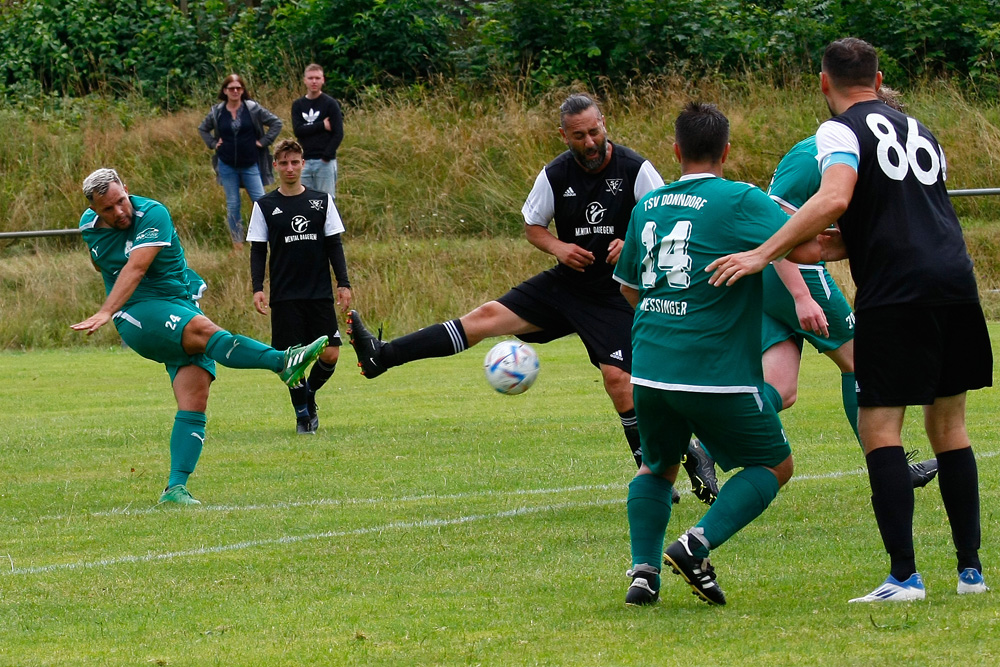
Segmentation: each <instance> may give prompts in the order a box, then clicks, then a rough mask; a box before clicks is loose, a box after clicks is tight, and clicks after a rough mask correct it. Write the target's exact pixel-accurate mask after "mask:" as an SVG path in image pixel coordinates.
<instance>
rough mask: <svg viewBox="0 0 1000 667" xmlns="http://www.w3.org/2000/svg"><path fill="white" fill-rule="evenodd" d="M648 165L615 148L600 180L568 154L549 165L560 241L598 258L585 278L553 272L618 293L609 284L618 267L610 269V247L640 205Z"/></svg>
mask: <svg viewBox="0 0 1000 667" xmlns="http://www.w3.org/2000/svg"><path fill="white" fill-rule="evenodd" d="M645 161H646V160H645V158H643V157H641V156H640V155H639V154H638V153H636V152H635V151H633V150H631V149H629V148H625V147H624V146H619V145H618V144H615V145H614V149H613V150H612V152H611V161H610V162H609V163H608V166H606V167H605V168H604V169H602V170H601V171H600V173H597V174H591V173H588V172H586V171H584V170H583V168H582V167H581V166H580V165H579V164H578V163H577V161H576V160H575V159H573V154H572V153H571V152H570V151H566V152H565V153H563V154H561V155H560V156H559V157H557V158H556V159H554V160H553V161H552V162H550V163H549V164H547V165H545V175H546V178H547V179H548V181H549V184H550V186H551V187H552V195H553V197H554V200H555V214H554V215H553V220H554V221H555V225H556V236H557V237H558V238H559V240H560V241H563V242H564V243H575V244H576V245H578V246H580V247H581V248H585V249H587V250H589V251H590V252H592V253H593V254H594V263H593V264H591V265H590V266H588V267H587V268H586V269H585V270H584V271H583V272H582V273H581V272H579V271H574V270H573V269H571V268H569V267H568V266H565V265H563V264H558V265H557V266H556V268H555V269H554V270H555V271H556V272H557V273H558V274H560V275H561V276H562V277H563V278H565V279H566V280H569V281H571V282H573V283H575V284H576V285H578V286H580V287H586V288H587V289H605V290H608V291H611V292H618V283H616V282H614V280H613V279H612V278H611V274H612V272H613V271H614V268H615V267H614V266H613V265H611V264H608V263H607V258H608V245H609V244H610V243H611V241H612V240H613V239H616V238H617V239H624V238H625V232H626V231H627V230H628V221H629V218H630V217H631V215H632V209H633V208H635V204H636V196H635V183H636V177H637V176H638V174H639V170H640V169H641V168H642V165H643V163H644V162H645Z"/></svg>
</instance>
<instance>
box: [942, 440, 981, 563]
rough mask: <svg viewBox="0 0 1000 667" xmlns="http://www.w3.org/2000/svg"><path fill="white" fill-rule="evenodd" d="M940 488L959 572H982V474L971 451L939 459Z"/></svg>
mask: <svg viewBox="0 0 1000 667" xmlns="http://www.w3.org/2000/svg"><path fill="white" fill-rule="evenodd" d="M937 462H938V487H939V488H940V489H941V500H942V502H944V509H945V511H946V512H947V513H948V523H950V524H951V539H952V540H953V541H954V542H955V555H956V556H958V571H959V572H961V571H962V570H964V569H966V568H968V567H972V568H975V569H976V570H978V571H980V572H982V571H983V564H982V563H981V562H979V546H980V536H981V530H980V526H979V472H978V470H977V469H976V456H975V454H973V452H972V448H971V447H966V448H964V449H955V450H952V451H950V452H943V453H941V454H938V455H937Z"/></svg>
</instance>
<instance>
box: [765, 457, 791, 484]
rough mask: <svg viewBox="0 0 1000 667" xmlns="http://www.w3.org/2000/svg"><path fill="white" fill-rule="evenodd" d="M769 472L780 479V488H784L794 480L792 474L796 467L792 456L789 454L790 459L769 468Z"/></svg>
mask: <svg viewBox="0 0 1000 667" xmlns="http://www.w3.org/2000/svg"><path fill="white" fill-rule="evenodd" d="M769 470H770V471H771V472H772V473H774V476H775V477H777V478H778V486H779V487H781V486H784V485H785V484H787V483H788V480H790V479H791V478H792V473H793V472H794V471H795V466H794V464H793V463H792V455H791V454H789V455H788V458H786V459H785V460H784V461H782V462H781V463H779V464H778V465H776V466H774V467H773V468H769Z"/></svg>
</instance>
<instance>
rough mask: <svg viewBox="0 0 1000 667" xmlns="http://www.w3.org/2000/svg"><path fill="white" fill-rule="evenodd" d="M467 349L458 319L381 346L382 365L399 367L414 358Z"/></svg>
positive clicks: (444, 354) (443, 354) (456, 352)
mask: <svg viewBox="0 0 1000 667" xmlns="http://www.w3.org/2000/svg"><path fill="white" fill-rule="evenodd" d="M467 347H469V339H468V338H466V337H465V329H464V328H463V327H462V323H461V322H460V321H458V320H449V321H448V322H444V323H442V324H432V325H431V326H429V327H424V328H423V329H420V330H418V331H414V332H413V333H410V334H406V335H405V336H402V337H401V338H396V339H395V340H392V341H389V342H388V343H386V344H385V346H384V347H382V363H383V364H384V365H385V367H386V368H392V367H393V366H400V365H402V364H405V363H409V362H411V361H416V360H417V359H427V358H429V357H447V356H450V355H452V354H458V353H459V352H461V351H462V350H464V349H466V348H467Z"/></svg>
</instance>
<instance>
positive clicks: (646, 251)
mask: <svg viewBox="0 0 1000 667" xmlns="http://www.w3.org/2000/svg"><path fill="white" fill-rule="evenodd" d="M787 219H788V216H787V215H785V213H784V211H782V210H781V209H780V208H779V207H778V206H777V204H775V203H774V202H773V201H772V200H770V199H769V198H768V197H767V195H765V194H764V193H763V192H762V191H761V190H760V189H758V188H757V187H755V186H753V185H749V184H747V183H737V182H734V181H729V180H726V179H723V178H717V177H715V176H712V175H710V174H689V175H687V176H684V177H682V178H681V179H680V180H679V181H675V182H673V183H670V184H669V185H665V186H663V187H661V188H657V189H656V190H653V191H652V192H650V193H649V194H647V195H646V196H645V197H643V198H642V199H641V200H640V201H639V203H638V204H636V206H635V208H634V209H633V211H632V218H631V220H630V221H629V226H628V232H627V234H626V236H625V244H624V246H623V247H622V251H621V256H620V257H619V259H618V264H617V266H616V267H615V280H617V281H618V282H620V283H622V284H624V285H628V286H629V287H632V288H634V289H636V290H638V291H639V305H638V307H637V308H636V311H635V319H634V321H633V324H632V382H633V383H634V384H639V385H644V386H648V387H654V388H657V389H667V390H671V391H690V392H704V393H752V392H756V391H757V390H758V386H759V385H761V384H762V383H763V382H764V373H763V371H762V370H761V363H760V341H761V312H762V306H761V302H762V291H763V288H762V284H761V276H760V274H754V275H752V276H746V277H745V278H743V279H741V280H740V281H739V282H737V283H736V284H735V285H733V286H731V287H725V286H723V287H713V286H711V285H710V284H709V283H708V279H709V276H710V275H711V274H709V273H706V272H705V267H707V266H708V265H709V264H710V263H711V262H713V261H714V260H716V259H718V258H719V257H722V256H723V255H728V254H730V253H735V252H742V251H744V250H750V249H752V248H756V247H757V246H758V245H760V244H761V243H763V242H764V241H766V240H767V239H768V238H770V237H771V235H772V234H774V232H776V231H777V230H778V229H779V228H780V227H781V226H782V225H783V224H784V223H785V221H786V220H787Z"/></svg>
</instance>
